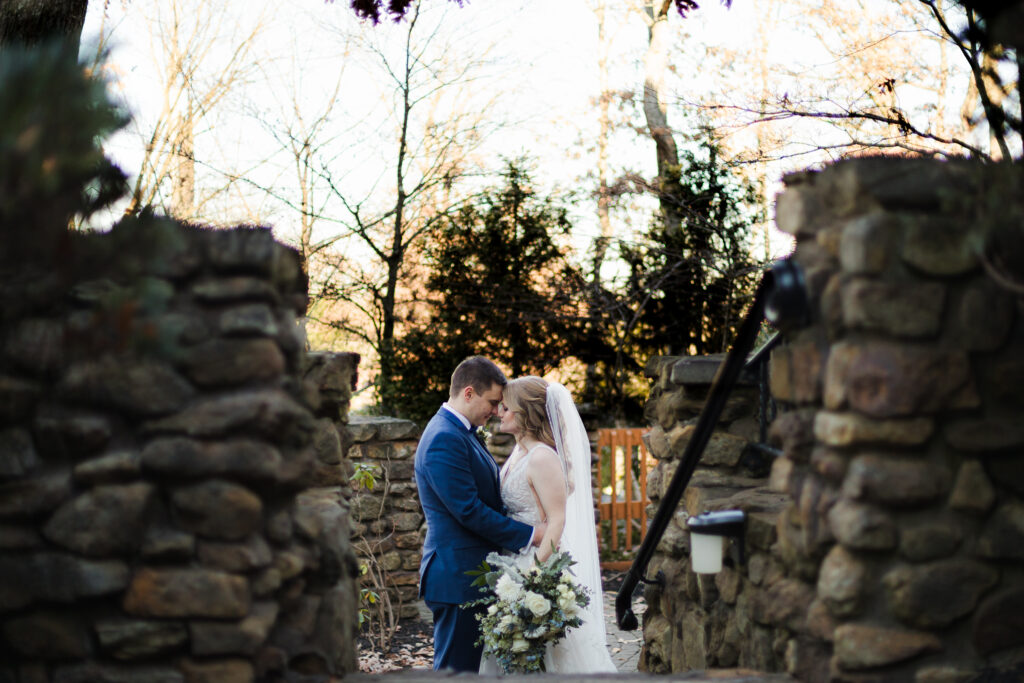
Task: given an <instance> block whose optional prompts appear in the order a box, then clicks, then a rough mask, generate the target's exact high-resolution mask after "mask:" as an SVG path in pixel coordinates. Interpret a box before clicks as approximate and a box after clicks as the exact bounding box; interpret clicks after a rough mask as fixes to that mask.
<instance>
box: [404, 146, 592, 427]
mask: <svg viewBox="0 0 1024 683" xmlns="http://www.w3.org/2000/svg"><path fill="white" fill-rule="evenodd" d="M569 227H570V226H569V221H568V219H567V218H566V212H565V209H564V208H562V207H561V206H559V205H558V204H557V203H556V202H555V201H553V200H552V199H550V198H545V197H541V196H539V195H538V194H537V193H536V191H535V190H534V189H533V188H532V187H531V184H530V177H529V174H528V173H527V172H526V171H525V170H523V169H522V168H521V167H520V166H519V165H517V164H515V163H510V164H509V165H508V166H507V168H506V171H505V173H504V185H503V186H502V187H499V188H495V189H490V190H487V191H485V192H483V193H482V194H481V196H480V197H479V199H478V200H477V201H476V202H474V203H473V204H470V205H467V206H464V207H463V208H462V209H460V210H459V211H458V212H456V213H455V214H454V215H452V216H449V217H447V218H445V219H444V220H443V221H442V222H441V225H440V228H439V231H438V234H437V235H436V237H435V239H434V240H433V241H432V242H431V243H430V244H429V245H428V246H427V248H426V252H425V265H426V267H427V269H428V271H429V274H428V276H427V279H426V284H425V293H424V294H425V297H424V298H425V303H426V304H427V305H428V312H427V314H426V316H425V317H424V319H423V320H422V321H421V322H420V324H418V325H414V326H413V327H411V329H410V330H409V331H408V332H407V333H406V334H405V335H404V336H403V337H402V338H400V339H398V340H397V342H396V346H395V356H394V360H393V372H394V374H393V382H394V388H393V394H392V395H391V396H390V397H388V399H389V400H388V404H389V405H391V406H392V407H393V408H394V409H395V410H397V411H398V414H399V415H401V416H403V417H408V418H410V419H414V420H420V421H423V420H425V419H426V418H428V417H429V416H430V415H432V414H433V412H434V411H435V410H437V406H438V405H439V404H440V403H441V401H443V400H444V399H445V398H446V397H447V388H448V387H447V380H448V377H449V376H450V375H451V372H452V369H453V368H454V367H455V366H456V365H457V364H458V363H459V362H460V361H461V360H462V359H464V358H466V357H467V356H471V355H474V354H477V353H480V354H484V355H487V356H488V357H490V358H492V359H493V360H494V361H495V362H497V363H499V364H503V365H505V366H506V367H507V368H508V369H509V370H510V371H511V375H512V376H519V375H522V374H526V373H533V374H544V373H545V372H547V371H548V370H550V369H551V368H554V367H557V366H558V365H559V363H560V362H561V361H562V360H563V359H565V358H566V357H568V356H570V355H573V354H574V352H575V351H576V346H575V345H576V340H577V334H576V332H577V330H578V328H579V312H578V307H577V301H578V294H577V293H578V292H579V288H580V286H581V283H582V278H581V277H580V275H579V273H578V271H577V270H576V269H575V268H574V267H573V266H571V265H570V264H569V263H568V262H567V261H566V260H565V249H564V248H563V247H562V246H560V245H559V243H558V241H557V240H556V238H557V237H558V236H559V235H564V234H566V233H567V232H568V230H569Z"/></svg>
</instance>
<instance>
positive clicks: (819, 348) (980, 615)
mask: <svg viewBox="0 0 1024 683" xmlns="http://www.w3.org/2000/svg"><path fill="white" fill-rule="evenodd" d="M1008 171H1010V170H1008V169H1004V170H1000V169H984V170H982V171H979V170H978V169H977V168H975V167H972V166H970V165H968V164H966V163H943V162H936V161H923V160H901V159H862V160H854V161H847V162H843V163H840V164H837V165H835V166H832V167H829V168H827V169H825V170H823V171H821V172H809V173H801V174H795V175H792V176H789V177H788V178H786V190H785V192H784V193H782V194H781V195H780V197H779V199H778V202H777V211H776V221H777V224H778V227H779V228H781V229H782V230H785V231H787V232H789V233H791V234H793V235H794V237H795V238H796V250H795V254H794V259H795V260H796V262H797V263H798V264H799V265H800V266H801V267H802V268H803V271H804V273H805V275H806V279H807V285H808V291H809V294H810V299H811V316H810V318H811V324H810V326H809V327H807V328H805V329H803V330H801V331H797V332H793V333H791V334H789V335H788V336H787V337H786V340H785V343H784V345H783V346H781V347H779V348H778V349H777V350H776V351H775V352H773V355H772V359H771V365H770V376H771V390H772V394H773V396H774V398H775V399H776V401H777V402H778V405H779V407H780V411H781V412H780V413H779V415H778V417H777V418H776V419H775V421H774V422H773V423H772V425H771V428H770V436H771V442H772V445H774V446H776V447H778V448H779V449H781V451H782V453H783V455H782V457H780V458H778V459H776V460H775V461H774V463H773V464H772V468H771V473H770V477H769V478H768V480H767V487H766V488H763V489H761V491H762V492H764V493H766V494H775V495H778V496H780V500H781V504H780V505H779V506H778V507H777V508H776V509H774V510H773V509H772V508H771V506H770V505H768V506H764V508H763V510H762V511H760V512H758V513H757V514H755V515H754V516H753V517H752V518H751V523H750V524H749V525H748V529H747V545H748V548H753V551H752V554H751V555H750V559H749V562H748V563H747V564H746V565H744V566H738V565H735V564H733V565H732V566H728V562H727V568H726V570H725V571H723V572H722V573H720V574H718V575H715V576H714V577H698V576H695V575H692V574H691V573H690V572H689V569H688V568H686V567H685V566H684V564H685V562H686V558H685V547H686V546H687V541H688V539H687V538H686V533H685V531H681V530H680V531H678V532H676V533H675V536H672V535H669V536H667V538H666V541H664V542H663V547H662V548H660V549H659V550H662V551H663V553H664V554H663V555H660V556H659V561H660V565H659V567H660V568H662V569H664V570H665V571H666V574H667V575H668V576H669V577H670V582H671V581H672V580H673V578H672V577H674V576H683V577H684V579H681V580H680V579H675V580H676V581H677V582H681V583H679V585H680V586H681V587H680V588H676V589H673V592H671V593H670V592H669V591H665V592H663V593H658V592H657V591H655V592H654V593H653V594H652V595H651V596H650V597H651V598H652V599H651V600H649V602H650V603H651V604H652V607H651V610H650V612H649V614H650V617H649V618H648V619H645V625H644V626H645V641H646V647H645V654H644V657H645V658H646V659H645V661H646V662H647V664H648V666H649V668H653V669H656V670H683V669H686V668H700V667H701V666H702V665H706V666H711V667H713V666H729V665H731V664H732V663H736V664H739V665H747V666H750V665H752V666H755V667H756V668H760V669H770V670H785V671H788V672H790V673H792V674H794V675H796V676H797V677H798V678H799V679H801V680H809V681H810V680H813V681H819V680H822V681H824V680H828V681H850V682H859V681H916V682H918V683H939V682H940V681H941V682H945V681H968V680H974V679H978V680H989V679H988V678H985V677H986V676H990V677H994V678H991V680H1014V677H1015V676H1019V675H1021V674H1022V672H1024V629H1022V628H1021V625H1022V621H1021V616H1020V615H1021V613H1022V611H1021V606H1022V604H1024V564H1022V563H1021V560H1022V559H1024V552H1022V550H1021V548H1022V547H1024V545H1022V543H1021V541H1022V540H1024V512H1022V511H1024V500H1022V496H1024V458H1022V455H1021V450H1022V448H1024V427H1022V425H1024V419H1022V417H1024V393H1022V392H1021V387H1022V386H1024V360H1022V359H1024V322H1022V318H1024V316H1022V308H1024V306H1022V298H1021V296H1020V294H1019V292H1017V291H1015V290H1014V289H1013V287H1012V280H1013V279H1014V278H1013V275H1014V274H1013V273H1010V274H1009V275H1010V277H1009V278H1008V277H1007V273H1005V272H999V271H997V270H995V269H994V268H993V264H994V263H995V261H996V260H998V261H999V262H1002V263H1006V262H1011V263H1012V262H1014V261H1013V259H1019V258H1021V253H1020V248H1021V246H1022V241H1021V240H1019V239H1018V240H1017V241H1016V242H1013V241H1012V240H1011V241H1010V242H1009V244H1010V246H1011V247H1013V245H1014V244H1015V245H1016V248H1017V249H1018V251H1017V252H1007V253H1000V254H997V255H996V256H998V259H994V258H993V255H992V254H991V253H989V255H987V256H983V254H985V247H986V245H987V244H991V243H992V241H991V240H992V234H993V232H992V231H993V230H994V229H996V228H999V226H1002V227H1001V228H1000V229H1003V230H1005V229H1006V225H1007V224H1008V221H1010V222H1011V223H1010V225H1011V234H1012V230H1016V231H1017V233H1016V234H1018V235H1019V234H1020V224H1019V222H1017V223H1016V224H1015V226H1016V227H1012V225H1014V224H1012V221H1015V220H1017V219H1015V218H1014V217H1015V216H1016V217H1019V216H1020V215H1022V211H1021V207H1020V206H1019V204H1020V198H1019V195H1017V194H1015V193H1014V192H1008V191H1006V190H1007V188H1013V187H1016V184H1015V183H1014V182H1002V181H1000V177H1001V176H1000V173H1004V172H1008ZM982 173H984V176H982ZM982 177H984V178H985V180H982ZM1000 187H1002V188H1003V189H1002V190H1000V189H999V188H1000ZM1016 275H1017V277H1018V278H1019V273H1017V274H1016ZM652 374H656V375H657V374H658V373H652ZM660 376H661V377H664V373H661V375H660ZM659 386H661V385H659ZM677 393H678V392H677ZM652 400H653V395H652ZM665 400H666V399H665V396H664V395H661V396H660V397H659V398H658V404H657V405H658V406H660V405H661V403H662V402H664V401H665ZM677 400H681V399H677ZM661 427H662V428H663V430H664V431H665V432H666V434H672V432H673V430H677V429H679V427H678V426H676V427H671V428H665V426H664V425H661ZM656 429H657V428H656ZM652 450H653V449H652ZM663 474H664V473H661V474H659V473H656V474H655V475H654V478H657V477H658V476H663ZM752 483H753V482H752ZM694 486H695V488H696V489H701V488H703V487H704V486H706V484H705V483H704V482H702V481H700V480H699V479H696V480H695V483H694ZM694 495H697V493H695V492H689V493H688V495H687V499H688V500H689V499H690V498H691V497H692V496H694ZM736 507H742V505H737V506H736ZM685 512H690V513H692V512H694V510H692V509H689V508H688V509H687V510H686V511H685ZM679 514H684V513H683V512H682V511H681V512H680V513H679ZM673 546H678V547H679V548H680V550H679V553H680V555H681V557H680V558H679V559H674V558H673V557H672V552H671V551H672V547H673ZM670 586H672V584H671V583H670ZM1000 676H1002V678H999V677H1000Z"/></svg>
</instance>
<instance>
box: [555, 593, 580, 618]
mask: <svg viewBox="0 0 1024 683" xmlns="http://www.w3.org/2000/svg"><path fill="white" fill-rule="evenodd" d="M558 607H559V608H560V609H561V610H562V611H563V612H565V613H566V614H568V613H569V610H573V611H575V609H576V596H575V595H572V594H569V595H563V596H561V597H559V598H558Z"/></svg>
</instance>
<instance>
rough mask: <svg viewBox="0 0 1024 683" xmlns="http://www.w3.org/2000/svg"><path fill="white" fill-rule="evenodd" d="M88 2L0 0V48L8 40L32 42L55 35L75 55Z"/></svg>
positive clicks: (83, 0)
mask: <svg viewBox="0 0 1024 683" xmlns="http://www.w3.org/2000/svg"><path fill="white" fill-rule="evenodd" d="M88 5H89V3H88V0H3V1H2V2H0V50H2V49H3V48H4V47H6V46H8V45H12V44H18V43H20V44H23V45H35V44H37V43H41V42H44V41H46V40H49V39H51V38H58V37H59V38H63V39H64V40H66V41H67V43H68V47H69V49H71V50H72V54H73V55H74V56H75V58H76V59H77V58H78V45H79V43H80V42H81V39H82V27H83V26H84V25H85V10H86V8H87V7H88Z"/></svg>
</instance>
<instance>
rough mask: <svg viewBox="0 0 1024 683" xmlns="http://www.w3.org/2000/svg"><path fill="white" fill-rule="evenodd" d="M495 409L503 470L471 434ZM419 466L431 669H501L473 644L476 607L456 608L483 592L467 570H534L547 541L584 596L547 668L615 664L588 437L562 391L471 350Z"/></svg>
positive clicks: (598, 668) (424, 440)
mask: <svg viewBox="0 0 1024 683" xmlns="http://www.w3.org/2000/svg"><path fill="white" fill-rule="evenodd" d="M494 415H497V416H498V417H500V419H501V427H500V429H501V431H503V432H507V433H510V434H512V435H513V436H515V439H516V447H515V449H514V450H513V451H512V454H511V455H509V457H508V460H507V461H506V462H505V465H504V467H503V468H502V470H501V472H500V474H499V472H498V466H497V465H496V464H495V462H494V459H493V458H492V457H491V455H490V453H489V452H488V451H487V449H485V448H484V447H483V446H482V445H481V443H480V441H479V440H478V439H477V438H476V434H475V432H476V429H477V427H479V426H481V425H483V424H484V423H485V422H487V420H489V419H490V418H491V417H492V416H494ZM415 469H416V483H417V487H418V489H419V496H420V503H421V505H422V506H423V513H424V516H425V517H426V522H427V535H426V539H425V540H424V543H423V559H422V560H421V562H420V595H421V596H422V597H423V598H424V601H425V602H426V604H427V607H428V608H429V609H430V610H431V612H432V613H433V616H434V669H445V668H451V669H455V670H456V671H473V672H477V671H479V672H480V673H484V674H497V673H498V672H499V667H498V666H497V663H496V662H495V661H494V660H492V659H485V660H484V661H483V662H481V654H482V648H481V647H480V646H477V645H475V643H476V641H477V638H478V637H479V635H480V632H479V622H478V621H477V618H476V614H477V612H478V611H480V610H482V609H483V608H482V607H481V608H477V609H476V610H474V609H464V608H462V607H461V606H460V605H462V603H465V602H468V601H470V600H475V599H477V598H479V597H480V592H479V590H478V589H477V588H476V587H474V586H472V585H471V584H472V581H473V578H472V577H471V576H469V575H468V574H466V572H467V571H470V570H473V569H477V568H478V567H479V566H480V564H481V563H482V562H483V560H484V558H485V557H486V556H487V555H488V554H489V553H491V552H495V551H504V552H506V553H512V554H518V556H517V563H518V564H520V565H521V566H523V567H529V566H530V565H532V564H533V563H534V561H535V560H536V559H540V560H543V559H546V558H547V557H548V556H549V555H550V554H551V548H552V544H554V545H555V546H556V547H557V548H558V549H559V550H561V551H566V552H568V553H569V554H570V555H571V556H572V558H573V559H574V560H575V561H576V564H575V565H574V566H573V572H574V573H575V575H576V579H577V582H578V583H580V584H581V585H583V586H584V587H586V588H587V589H588V591H589V594H590V598H591V599H590V605H589V606H588V607H587V608H586V610H585V611H584V613H583V614H582V615H581V616H582V618H583V625H582V626H580V627H579V628H577V629H574V630H572V631H570V632H569V633H568V634H567V636H566V637H565V639H563V640H562V641H561V642H559V643H558V644H557V645H555V646H554V647H552V648H550V650H549V652H548V653H547V656H546V658H545V664H546V670H547V671H548V672H559V673H598V672H612V671H615V666H614V664H612V661H611V657H610V656H609V654H608V650H607V647H606V644H605V624H604V615H603V609H602V608H603V601H602V599H601V573H600V565H599V562H598V557H597V537H596V533H595V528H594V507H593V493H592V492H591V479H590V442H589V440H588V438H587V433H586V430H585V429H584V428H583V423H582V421H581V420H580V417H579V414H578V413H577V412H576V407H575V405H574V404H573V401H572V397H571V396H570V394H569V392H568V391H567V390H566V389H565V387H563V386H562V385H560V384H554V383H548V382H546V381H544V380H543V379H541V378H539V377H521V378H519V379H514V380H512V381H510V382H509V381H507V380H506V379H505V375H504V374H503V373H502V372H501V370H500V369H499V368H498V366H496V365H495V364H494V363H492V362H491V361H490V360H488V359H486V358H483V357H481V356H474V357H472V358H467V359H466V360H464V361H463V362H462V363H460V364H459V366H458V367H457V368H456V369H455V372H454V373H453V374H452V380H451V386H450V389H449V399H448V401H447V402H446V403H444V404H443V405H442V406H441V409H440V410H438V412H437V414H436V415H435V416H434V417H433V418H432V419H431V420H430V422H429V423H427V427H426V429H425V430H424V432H423V436H422V437H421V438H420V442H419V446H418V447H417V449H416V461H415Z"/></svg>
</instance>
